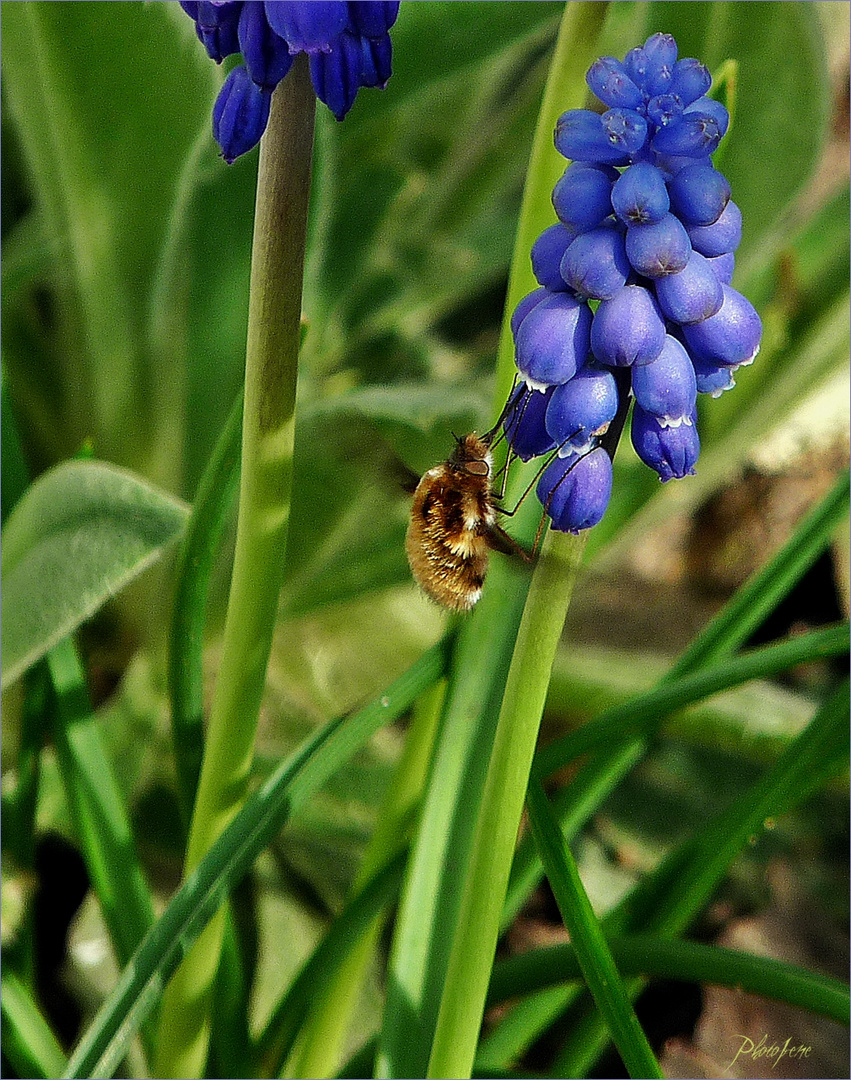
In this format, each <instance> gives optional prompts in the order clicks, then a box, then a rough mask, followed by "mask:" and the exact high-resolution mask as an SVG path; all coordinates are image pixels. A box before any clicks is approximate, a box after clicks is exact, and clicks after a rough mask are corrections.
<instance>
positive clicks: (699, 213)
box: [668, 162, 730, 225]
mask: <svg viewBox="0 0 851 1080" xmlns="http://www.w3.org/2000/svg"><path fill="white" fill-rule="evenodd" d="M668 194H669V195H670V199H671V209H672V210H673V212H674V213H675V214H676V215H677V217H678V218H679V219H680V221H682V222H683V224H684V225H711V224H712V223H713V222H715V221H717V220H718V218H719V217H720V216H721V214H722V213H723V211H724V208H725V207H726V205H727V203H728V202H729V201H730V184H729V182H728V180H727V178H726V177H725V176H724V175H723V174H722V173H720V172H718V170H717V169H713V168H712V166H711V165H707V164H704V163H702V162H696V163H695V164H693V165H686V167H685V168H684V169H681V170H680V171H679V172H678V173H677V175H676V176H675V177H674V178H673V179H672V180H671V181H669V183H668Z"/></svg>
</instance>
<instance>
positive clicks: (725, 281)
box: [706, 251, 736, 285]
mask: <svg viewBox="0 0 851 1080" xmlns="http://www.w3.org/2000/svg"><path fill="white" fill-rule="evenodd" d="M706 261H707V262H708V263H709V265H710V266H711V267H712V269H713V270H714V272H715V276H716V277H717V278H718V280H719V281H720V282H721V284H722V285H729V284H730V282H731V281H732V280H733V271H734V270H735V269H736V256H735V255H734V254H733V252H732V251H725V252H724V254H723V255H713V256H711V257H709V258H707V260H706Z"/></svg>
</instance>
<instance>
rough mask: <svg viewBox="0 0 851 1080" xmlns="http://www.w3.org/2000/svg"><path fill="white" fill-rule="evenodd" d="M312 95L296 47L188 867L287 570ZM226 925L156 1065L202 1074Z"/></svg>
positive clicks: (259, 675) (264, 248)
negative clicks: (233, 542) (220, 645)
mask: <svg viewBox="0 0 851 1080" xmlns="http://www.w3.org/2000/svg"><path fill="white" fill-rule="evenodd" d="M314 111H315V100H314V96H313V89H312V87H311V84H310V78H309V72H308V67H307V61H306V58H305V57H299V58H298V59H297V60H296V63H295V64H294V65H293V68H292V70H291V72H290V74H289V75H288V77H287V78H286V79H284V80H283V82H282V83H281V84H280V85H279V87H278V89H277V90H276V91H275V93H274V95H273V97H272V110H271V115H270V117H269V126H268V128H267V131H266V134H265V135H264V137H263V140H262V143H261V147H260V165H259V172H258V177H257V204H256V209H255V219H254V243H253V250H252V265H251V294H250V300H249V309H248V338H247V344H246V360H245V408H244V413H243V430H242V474H241V482H240V501H239V518H238V523H237V538H236V551H235V554H234V567H233V577H232V579H231V592H230V599H229V602H228V611H227V618H226V621H225V631H224V644H223V649H222V660H221V666H220V668H219V676H218V680H217V682H216V689H215V693H214V697H213V705H212V710H211V715H210V723H209V729H208V733H207V745H206V748H205V752H204V762H203V766H202V769H201V779H200V783H199V787H198V798H197V801H196V803H195V811H194V814H193V818H192V825H191V829H190V834H189V845H188V850H187V855H186V865H185V873H186V874H187V875H188V874H191V872H192V871H193V870H194V869H195V867H196V866H197V865H198V863H199V862H200V860H201V859H202V857H203V856H204V854H205V853H206V852H207V850H208V849H209V848H210V846H211V845H212V844H213V842H214V841H215V840H216V838H217V837H218V836H219V835H220V834H221V833H222V831H223V830H224V829H225V827H226V826H227V825H228V823H229V822H230V821H231V819H232V818H233V817H234V815H235V814H236V812H237V810H238V809H239V807H240V805H241V804H242V802H243V800H244V798H245V794H246V789H247V785H248V777H249V771H250V768H251V761H252V757H253V753H254V737H255V733H256V728H257V715H258V712H259V708H260V699H261V696H262V693H263V686H264V683H265V678H266V666H267V663H268V660H269V651H270V649H271V645H272V633H273V630H274V625H275V615H276V612H277V606H278V596H279V593H280V590H281V585H282V582H283V574H284V554H285V549H286V539H287V525H288V520H289V499H290V484H291V464H292V450H293V432H294V423H295V421H294V413H295V397H296V378H297V371H298V348H299V321H300V317H301V290H302V277H303V270H304V250H305V241H306V233H307V212H308V203H309V197H310V168H311V155H312V145H313V119H314ZM223 927H224V912H223V910H220V911H219V912H218V913H217V915H216V916H215V918H214V919H213V920H212V921H211V923H210V925H209V926H208V927H207V929H206V930H205V931H204V933H203V934H202V935H201V937H200V938H199V940H198V942H197V944H196V945H195V947H194V948H193V950H192V951H191V952H190V953H189V955H188V956H187V957H186V959H185V960H184V962H183V963H182V965H181V967H180V968H179V969H178V971H177V972H176V973H175V976H174V978H173V979H172V982H171V983H170V985H169V986H168V988H167V989H166V992H165V995H164V1007H163V1012H162V1017H163V1018H162V1026H161V1028H160V1047H159V1060H158V1062H157V1073H156V1075H158V1076H164V1077H193V1076H202V1075H203V1070H204V1063H205V1061H206V1057H207V1047H208V1043H209V1036H210V999H211V993H212V989H213V982H214V979H215V976H216V970H217V968H218V962H219V954H220V949H221V941H222V932H223Z"/></svg>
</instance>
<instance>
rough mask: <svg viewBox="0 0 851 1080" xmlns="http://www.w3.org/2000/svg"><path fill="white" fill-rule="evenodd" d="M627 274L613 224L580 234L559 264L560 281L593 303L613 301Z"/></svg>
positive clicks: (620, 239) (621, 243) (619, 234)
mask: <svg viewBox="0 0 851 1080" xmlns="http://www.w3.org/2000/svg"><path fill="white" fill-rule="evenodd" d="M630 272H631V267H630V265H629V260H628V259H627V257H626V247H625V246H624V237H623V228H622V227H618V226H617V225H615V224H614V223H612V224H609V225H607V224H603V225H600V226H599V227H598V228H596V229H591V230H590V231H589V232H585V233H580V235H579V236H577V237H576V239H575V240H573V242H572V243H571V244H570V246H569V247H568V248H567V250H566V251H565V253H564V256H563V258H562V260H561V271H560V274H561V277H562V279H563V280H564V281H565V282H567V284H568V285H569V286H570V287H571V288H572V289H575V290H576V292H578V293H581V294H582V295H583V296H587V297H590V298H592V299H594V300H608V299H610V298H611V297H613V296H614V295H615V293H616V292H618V291H619V290H620V289H622V288H623V287H624V285H626V280H627V278H628V277H629V275H630ZM539 280H540V279H539Z"/></svg>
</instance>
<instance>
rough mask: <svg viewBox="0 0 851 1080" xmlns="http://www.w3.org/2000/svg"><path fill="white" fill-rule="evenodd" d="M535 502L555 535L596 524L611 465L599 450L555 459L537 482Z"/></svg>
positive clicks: (609, 489)
mask: <svg viewBox="0 0 851 1080" xmlns="http://www.w3.org/2000/svg"><path fill="white" fill-rule="evenodd" d="M537 493H538V499H539V500H540V503H541V505H542V506H543V507H544V509H545V510H546V512H547V513H548V514H549V516H550V518H551V519H552V523H553V528H554V529H556V530H557V531H558V532H572V533H578V532H579V531H580V530H581V529H590V528H591V526H592V525H596V524H597V522H598V521H600V519H601V518H602V516H603V514H605V512H606V507H607V506H608V505H609V499H610V498H611V494H612V462H611V459H610V458H609V455H608V454H607V453H606V451H605V450H604V449H603V448H602V447H599V446H598V447H597V449H596V450H592V451H591V452H590V453H588V454H582V455H580V456H579V457H577V456H576V455H572V456H571V457H569V458H560V457H555V458H553V460H552V461H551V462H550V464H549V465H548V466H547V467H546V469H545V470H544V472H543V473H542V474H541V479H540V480H539V481H538V488H537Z"/></svg>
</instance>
